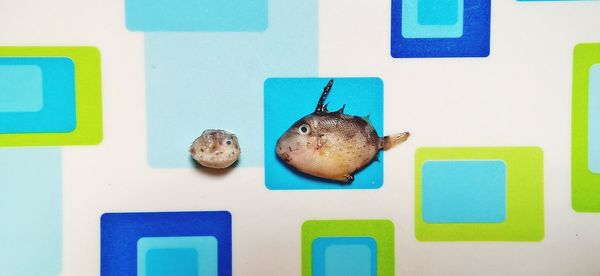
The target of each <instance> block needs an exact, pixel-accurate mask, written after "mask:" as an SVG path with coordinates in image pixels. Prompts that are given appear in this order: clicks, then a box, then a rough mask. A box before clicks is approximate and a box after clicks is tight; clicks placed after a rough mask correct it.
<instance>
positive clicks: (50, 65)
mask: <svg viewBox="0 0 600 276" xmlns="http://www.w3.org/2000/svg"><path fill="white" fill-rule="evenodd" d="M23 66H26V67H25V68H29V69H28V70H27V71H28V72H23V68H24V67H23ZM0 67H2V68H3V70H2V71H4V73H3V75H5V76H6V74H7V70H16V71H17V72H12V73H11V75H13V77H14V75H15V74H16V73H19V71H20V77H19V78H16V79H11V80H6V79H5V80H2V81H0V88H5V89H10V90H12V91H21V92H22V91H23V89H26V90H32V89H33V90H35V89H37V88H36V86H38V85H39V84H40V79H39V77H37V74H36V73H35V72H36V70H35V68H39V71H41V86H42V91H41V95H42V99H41V103H40V99H39V96H40V92H36V91H29V92H28V93H26V94H22V95H19V96H17V97H18V99H17V100H16V102H18V103H17V104H16V106H15V105H14V104H6V105H5V104H0V106H4V108H5V109H6V108H8V109H9V111H8V112H0V133H56V132H71V131H73V130H74V129H75V125H76V119H75V73H74V72H75V66H74V65H73V61H71V59H69V58H62V57H52V58H20V57H19V58H13V57H9V58H0ZM32 67H33V68H32ZM32 69H33V70H32ZM0 77H2V75H0ZM24 78H27V79H24ZM21 81H29V82H31V83H30V85H32V87H29V88H23V87H22V84H21V83H20V82H21ZM5 93H6V92H2V93H0V94H1V95H0V97H1V98H6V97H11V96H13V95H14V93H12V92H9V93H6V94H5ZM23 105H24V106H23ZM19 106H20V107H19ZM18 108H24V109H25V110H23V111H20V112H19V111H18V110H16V109H18ZM27 109H30V110H27Z"/></svg>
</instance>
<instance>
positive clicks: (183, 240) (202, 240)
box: [137, 236, 219, 276]
mask: <svg viewBox="0 0 600 276" xmlns="http://www.w3.org/2000/svg"><path fill="white" fill-rule="evenodd" d="M154 250H165V251H164V254H166V257H165V258H164V260H163V259H162V258H161V257H160V256H163V255H161V254H158V253H154V254H155V255H156V254H158V255H160V256H159V257H156V258H153V259H151V258H150V255H149V254H150V253H151V251H154ZM160 252H163V251H160ZM217 252H218V242H217V239H216V238H215V237H213V236H198V237H146V238H140V239H139V240H138V243H137V258H138V261H137V266H138V275H139V276H146V275H152V274H153V273H155V275H188V274H189V275H202V276H217V275H218V273H217V272H218V259H219V256H218V254H217ZM173 254H175V255H185V256H182V258H181V259H182V260H183V259H185V260H187V261H186V262H185V263H184V264H180V265H177V269H179V270H178V271H177V273H176V272H175V271H173V269H174V268H173V266H172V265H171V264H170V263H171V262H172V261H171V259H172V258H171V255H173ZM189 255H194V256H195V259H193V260H191V261H190V260H188V257H189ZM175 259H177V258H175ZM166 270H169V271H171V272H170V273H166ZM157 271H161V273H158V272H157ZM191 271H195V274H191V273H192V272H191Z"/></svg>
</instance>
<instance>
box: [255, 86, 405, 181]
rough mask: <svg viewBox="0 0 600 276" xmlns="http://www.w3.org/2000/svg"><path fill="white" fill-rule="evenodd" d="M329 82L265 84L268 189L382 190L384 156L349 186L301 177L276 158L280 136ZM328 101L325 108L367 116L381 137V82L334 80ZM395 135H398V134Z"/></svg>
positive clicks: (310, 109)
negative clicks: (343, 108) (327, 106)
mask: <svg viewBox="0 0 600 276" xmlns="http://www.w3.org/2000/svg"><path fill="white" fill-rule="evenodd" d="M329 80H330V78H270V79H267V80H266V81H265V83H264V107H265V113H264V126H265V128H264V131H265V141H264V155H265V185H266V186H267V188H268V189H271V190H302V189H378V188H381V186H382V185H383V163H384V159H385V158H384V154H383V153H382V152H379V153H378V157H379V161H374V162H372V163H371V164H369V165H368V166H367V167H365V168H364V169H362V170H360V171H358V172H357V173H356V174H355V175H354V177H355V178H354V181H353V182H352V183H351V184H349V185H341V184H339V183H336V182H332V181H327V180H324V179H318V178H313V177H310V176H306V175H303V174H300V173H298V172H296V171H294V170H293V169H291V168H289V167H288V166H286V165H285V164H284V163H283V162H282V161H281V160H279V158H278V157H277V155H276V153H275V145H276V144H277V140H278V139H279V137H280V136H281V135H282V134H283V133H284V132H285V131H286V130H287V129H288V128H289V127H290V126H291V125H292V124H293V123H294V122H296V121H297V120H299V119H300V118H302V117H304V116H305V115H308V114H310V113H312V112H314V110H315V108H316V105H317V102H318V101H319V98H320V97H321V93H322V92H323V87H325V85H326V84H327V82H328V81H329ZM334 81H335V82H334V84H333V87H332V89H331V92H330V93H329V96H328V97H327V101H326V102H328V103H329V109H330V110H331V111H335V110H338V109H339V108H341V107H342V105H344V104H345V105H346V107H345V110H344V112H345V113H346V114H351V115H355V116H366V115H369V114H370V115H369V120H370V121H371V125H372V126H373V128H375V130H376V131H377V134H378V135H379V136H383V81H382V80H381V79H380V78H335V79H334ZM397 132H401V131H400V130H398V131H397Z"/></svg>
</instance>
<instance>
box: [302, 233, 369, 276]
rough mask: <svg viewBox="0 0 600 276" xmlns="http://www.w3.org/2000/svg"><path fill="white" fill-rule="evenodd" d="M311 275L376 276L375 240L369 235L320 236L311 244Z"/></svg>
mask: <svg viewBox="0 0 600 276" xmlns="http://www.w3.org/2000/svg"><path fill="white" fill-rule="evenodd" d="M312 258H313V260H312V265H313V268H312V272H313V276H376V275H377V242H376V241H375V240H374V239H373V238H371V237H322V238H317V239H315V240H314V241H313V244H312Z"/></svg>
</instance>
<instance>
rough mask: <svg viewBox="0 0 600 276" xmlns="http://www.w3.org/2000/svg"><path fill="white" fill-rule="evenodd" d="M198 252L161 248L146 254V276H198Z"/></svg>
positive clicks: (186, 249) (189, 249) (188, 249)
mask: <svg viewBox="0 0 600 276" xmlns="http://www.w3.org/2000/svg"><path fill="white" fill-rule="evenodd" d="M198 270H199V269H198V252H197V251H196V249H193V248H164V249H163V248H161V249H150V250H148V251H147V252H146V271H145V274H144V273H140V275H146V276H165V275H177V276H198V275H200V274H199V273H198Z"/></svg>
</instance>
